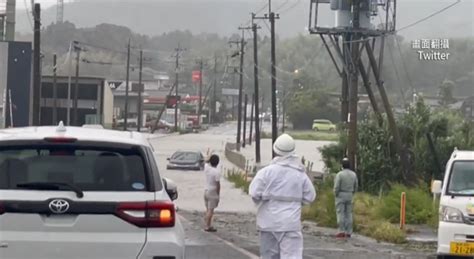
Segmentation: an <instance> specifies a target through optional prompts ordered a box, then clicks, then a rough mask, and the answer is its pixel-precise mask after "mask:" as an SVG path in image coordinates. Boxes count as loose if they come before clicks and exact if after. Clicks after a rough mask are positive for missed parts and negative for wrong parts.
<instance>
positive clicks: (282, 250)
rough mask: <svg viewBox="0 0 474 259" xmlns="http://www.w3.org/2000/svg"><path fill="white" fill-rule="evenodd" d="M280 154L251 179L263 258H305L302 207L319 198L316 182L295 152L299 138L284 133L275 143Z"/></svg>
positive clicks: (251, 193) (277, 153)
mask: <svg viewBox="0 0 474 259" xmlns="http://www.w3.org/2000/svg"><path fill="white" fill-rule="evenodd" d="M273 150H274V152H275V154H276V155H277V156H276V157H275V158H274V159H273V161H272V162H271V163H270V165H268V166H267V167H265V168H263V169H262V170H260V171H259V172H258V173H257V175H256V176H255V178H254V179H253V180H252V182H251V183H250V187H249V194H250V196H251V197H252V199H253V201H254V202H255V203H256V204H257V206H258V209H257V227H258V231H259V233H260V256H261V258H263V259H280V258H281V259H300V258H303V234H302V233H301V207H302V204H309V203H311V202H313V201H314V199H315V198H316V191H315V190H314V186H313V183H312V182H311V180H310V179H309V177H308V175H307V174H306V172H305V167H304V165H303V164H302V163H301V159H300V158H299V157H298V156H296V154H295V141H294V140H293V138H292V137H290V136H289V135H287V134H283V135H281V136H280V137H279V138H278V139H277V140H276V141H275V144H274V145H273Z"/></svg>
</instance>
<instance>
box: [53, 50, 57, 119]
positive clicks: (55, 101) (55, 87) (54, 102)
mask: <svg viewBox="0 0 474 259" xmlns="http://www.w3.org/2000/svg"><path fill="white" fill-rule="evenodd" d="M57 66H58V64H57V56H56V54H54V55H53V125H56V124H58V85H57V70H58V67H57Z"/></svg>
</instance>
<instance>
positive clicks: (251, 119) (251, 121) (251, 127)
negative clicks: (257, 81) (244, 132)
mask: <svg viewBox="0 0 474 259" xmlns="http://www.w3.org/2000/svg"><path fill="white" fill-rule="evenodd" d="M251 102H252V104H251V106H252V107H251V108H250V134H249V145H252V133H253V109H254V107H255V94H252V100H251Z"/></svg>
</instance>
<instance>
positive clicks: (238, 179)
mask: <svg viewBox="0 0 474 259" xmlns="http://www.w3.org/2000/svg"><path fill="white" fill-rule="evenodd" d="M227 179H228V180H229V181H230V182H232V183H234V186H235V188H238V189H242V190H243V191H244V192H245V193H249V186H250V182H249V181H247V179H246V178H245V175H244V174H242V173H241V172H240V171H238V170H233V169H232V170H228V171H227Z"/></svg>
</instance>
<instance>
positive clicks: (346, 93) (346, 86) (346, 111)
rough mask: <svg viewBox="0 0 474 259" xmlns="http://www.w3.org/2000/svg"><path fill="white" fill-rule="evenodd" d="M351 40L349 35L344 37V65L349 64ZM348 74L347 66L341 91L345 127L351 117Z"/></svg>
mask: <svg viewBox="0 0 474 259" xmlns="http://www.w3.org/2000/svg"><path fill="white" fill-rule="evenodd" d="M350 40H351V35H350V34H349V33H347V34H343V35H342V58H343V59H344V63H346V64H347V63H348V60H349V59H348V50H349V43H347V42H349V41H350ZM348 73H349V71H348V70H347V69H345V66H343V67H342V74H341V77H342V90H341V122H342V123H343V125H344V126H345V125H346V123H347V122H348V117H347V116H348V115H349V100H348V99H349V98H348V96H349V82H348Z"/></svg>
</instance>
